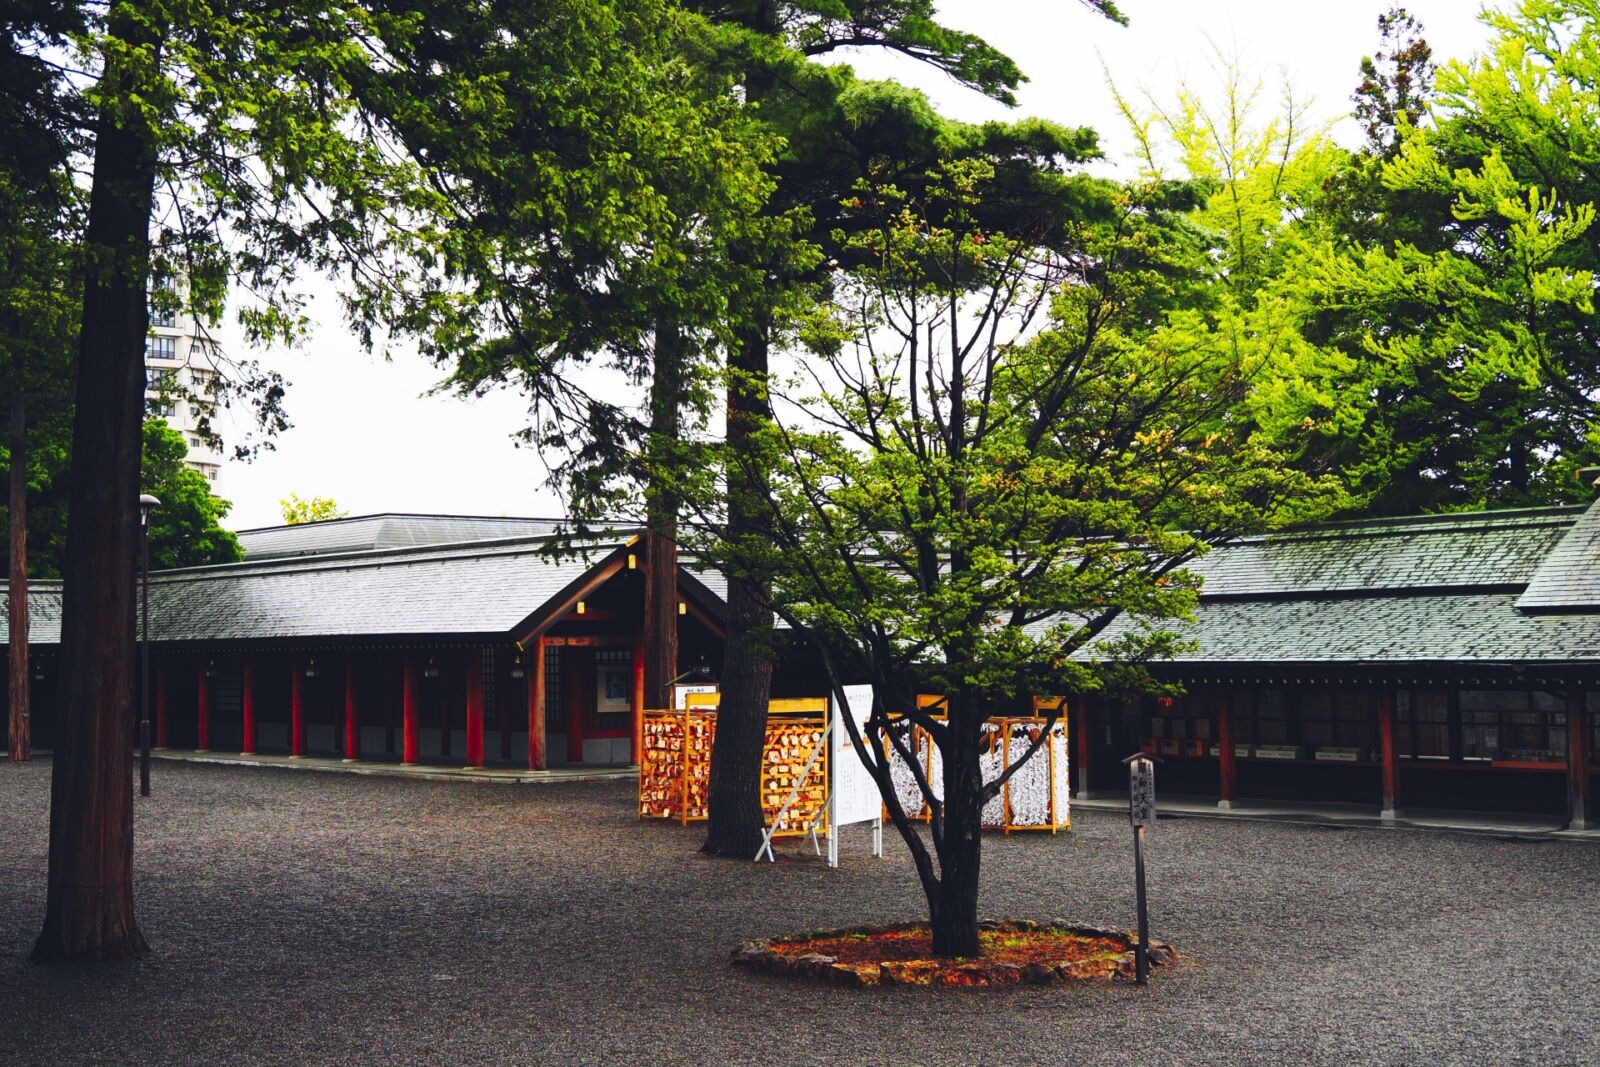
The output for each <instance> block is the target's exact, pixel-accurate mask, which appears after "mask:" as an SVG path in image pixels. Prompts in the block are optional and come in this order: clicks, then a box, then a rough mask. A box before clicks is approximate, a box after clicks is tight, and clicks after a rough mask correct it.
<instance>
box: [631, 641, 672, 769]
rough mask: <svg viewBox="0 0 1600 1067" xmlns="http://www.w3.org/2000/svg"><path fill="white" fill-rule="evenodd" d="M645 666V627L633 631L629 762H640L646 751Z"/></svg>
mask: <svg viewBox="0 0 1600 1067" xmlns="http://www.w3.org/2000/svg"><path fill="white" fill-rule="evenodd" d="M644 667H645V642H644V629H643V628H640V629H637V630H635V631H634V632H633V701H632V703H633V729H632V730H630V731H629V733H628V762H629V763H638V762H639V754H640V753H641V752H643V751H644ZM668 677H671V676H670V675H669V676H668Z"/></svg>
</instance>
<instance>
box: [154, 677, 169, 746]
mask: <svg viewBox="0 0 1600 1067" xmlns="http://www.w3.org/2000/svg"><path fill="white" fill-rule="evenodd" d="M156 747H157V748H166V747H167V665H166V663H165V662H160V663H157V664H156Z"/></svg>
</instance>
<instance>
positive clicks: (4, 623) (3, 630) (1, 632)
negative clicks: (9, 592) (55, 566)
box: [0, 578, 61, 645]
mask: <svg viewBox="0 0 1600 1067" xmlns="http://www.w3.org/2000/svg"><path fill="white" fill-rule="evenodd" d="M5 592H6V583H5V582H4V581H0V644H4V643H5V642H6V641H7V640H9V638H10V633H11V620H10V619H9V618H8V612H7V611H6V610H5V608H4V603H5ZM28 643H29V644H30V645H58V644H60V643H61V583H60V582H52V581H42V580H40V579H38V578H35V579H34V580H33V581H31V582H29V583H28Z"/></svg>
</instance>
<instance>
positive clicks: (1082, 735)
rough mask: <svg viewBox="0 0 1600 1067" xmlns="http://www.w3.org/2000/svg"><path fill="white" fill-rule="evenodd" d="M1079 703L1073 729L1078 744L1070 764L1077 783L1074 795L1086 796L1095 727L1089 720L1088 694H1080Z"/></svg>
mask: <svg viewBox="0 0 1600 1067" xmlns="http://www.w3.org/2000/svg"><path fill="white" fill-rule="evenodd" d="M1077 705H1078V722H1077V724H1076V725H1077V729H1075V730H1073V739H1074V741H1075V742H1076V744H1075V746H1074V748H1075V751H1074V752H1073V760H1072V763H1071V765H1070V769H1071V770H1072V771H1073V773H1072V774H1071V775H1070V778H1071V780H1072V782H1073V783H1074V785H1075V788H1074V790H1073V794H1072V795H1073V796H1075V797H1085V798H1086V797H1088V795H1089V744H1090V737H1089V731H1090V730H1092V729H1093V728H1094V727H1093V726H1092V725H1091V724H1090V721H1089V720H1090V715H1089V698H1088V697H1086V696H1079V697H1078V699H1077Z"/></svg>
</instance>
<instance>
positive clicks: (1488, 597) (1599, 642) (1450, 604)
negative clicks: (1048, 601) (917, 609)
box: [1102, 593, 1600, 663]
mask: <svg viewBox="0 0 1600 1067" xmlns="http://www.w3.org/2000/svg"><path fill="white" fill-rule="evenodd" d="M1516 601H1517V594H1515V593H1459V594H1454V595H1450V594H1445V595H1424V596H1415V595H1412V596H1370V597H1368V596H1364V597H1319V598H1307V599H1294V600H1216V601H1202V603H1201V604H1200V607H1199V609H1198V610H1197V612H1196V621H1195V622H1194V623H1193V624H1177V625H1174V626H1171V627H1170V628H1171V629H1173V630H1174V631H1176V632H1178V633H1180V634H1182V635H1184V636H1185V637H1188V638H1190V639H1192V640H1194V641H1196V642H1197V646H1198V647H1197V648H1196V649H1195V650H1194V651H1192V652H1187V653H1184V654H1183V655H1181V656H1179V657H1178V662H1179V663H1336V662H1339V663H1350V662H1371V663H1414V662H1423V661H1430V662H1490V661H1496V662H1507V661H1518V662H1531V663H1557V662H1560V663H1568V662H1588V663H1596V662H1600V614H1594V615H1529V614H1527V613H1525V612H1521V611H1518V610H1517V606H1516ZM1126 625H1127V624H1126V623H1123V622H1122V621H1121V620H1119V621H1118V622H1117V623H1114V624H1113V625H1112V626H1111V627H1110V628H1108V630H1107V632H1106V633H1105V634H1104V635H1103V638H1102V639H1109V638H1111V637H1114V636H1116V634H1118V633H1120V632H1124V631H1125V629H1126Z"/></svg>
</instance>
